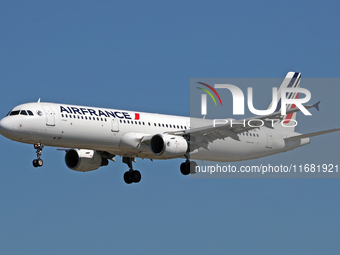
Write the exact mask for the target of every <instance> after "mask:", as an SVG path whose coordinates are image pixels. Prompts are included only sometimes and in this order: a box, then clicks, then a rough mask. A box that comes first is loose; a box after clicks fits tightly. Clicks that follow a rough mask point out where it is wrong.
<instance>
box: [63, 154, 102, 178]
mask: <svg viewBox="0 0 340 255" xmlns="http://www.w3.org/2000/svg"><path fill="white" fill-rule="evenodd" d="M65 163H66V166H67V167H68V168H70V169H71V170H74V171H80V172H87V171H92V170H96V169H98V168H99V167H101V166H107V165H108V164H109V162H108V160H107V159H104V158H102V156H101V155H100V154H99V153H98V152H97V151H93V150H78V149H71V150H68V151H67V152H66V155H65Z"/></svg>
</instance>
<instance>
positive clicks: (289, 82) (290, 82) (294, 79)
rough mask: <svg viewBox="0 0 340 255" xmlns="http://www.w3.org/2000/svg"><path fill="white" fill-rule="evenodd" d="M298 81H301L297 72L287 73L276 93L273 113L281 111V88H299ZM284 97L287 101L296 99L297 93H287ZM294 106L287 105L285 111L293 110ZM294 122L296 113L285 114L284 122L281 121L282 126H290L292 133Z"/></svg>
mask: <svg viewBox="0 0 340 255" xmlns="http://www.w3.org/2000/svg"><path fill="white" fill-rule="evenodd" d="M300 81H301V73H297V72H289V73H287V75H286V77H285V79H284V80H283V82H282V84H281V86H280V88H279V90H278V92H277V106H276V109H275V112H277V111H280V110H281V91H282V89H283V88H299V87H300ZM286 97H287V98H288V99H292V98H298V97H299V93H295V92H291V93H287V95H286ZM272 104H273V102H271V103H270V105H269V107H268V109H269V108H270V107H271V106H272ZM295 107H296V106H295V104H289V105H287V110H289V109H293V108H295ZM295 120H296V112H294V113H290V114H287V115H286V117H285V120H284V121H283V123H284V124H286V125H287V126H290V127H289V128H287V129H289V130H290V131H294V127H293V126H295Z"/></svg>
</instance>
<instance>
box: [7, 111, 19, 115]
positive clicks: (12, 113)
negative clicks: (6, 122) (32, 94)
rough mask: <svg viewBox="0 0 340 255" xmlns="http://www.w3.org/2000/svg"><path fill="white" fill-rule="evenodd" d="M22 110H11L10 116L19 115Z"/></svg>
mask: <svg viewBox="0 0 340 255" xmlns="http://www.w3.org/2000/svg"><path fill="white" fill-rule="evenodd" d="M19 112H20V111H11V113H10V114H9V116H14V115H19Z"/></svg>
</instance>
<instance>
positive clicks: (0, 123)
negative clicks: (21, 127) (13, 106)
mask: <svg viewBox="0 0 340 255" xmlns="http://www.w3.org/2000/svg"><path fill="white" fill-rule="evenodd" d="M12 128H13V127H12V121H11V120H10V119H8V118H7V117H5V118H3V119H2V120H0V134H2V135H3V136H6V135H8V134H9V133H10V131H11V130H12Z"/></svg>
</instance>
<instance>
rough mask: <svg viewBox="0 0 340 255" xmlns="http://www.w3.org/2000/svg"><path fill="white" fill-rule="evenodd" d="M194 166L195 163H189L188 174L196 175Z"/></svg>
mask: <svg viewBox="0 0 340 255" xmlns="http://www.w3.org/2000/svg"><path fill="white" fill-rule="evenodd" d="M196 166H197V163H196V162H195V161H190V167H189V169H190V174H195V173H196Z"/></svg>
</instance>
